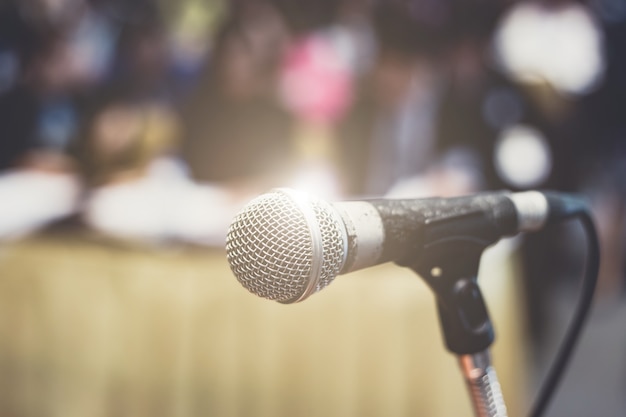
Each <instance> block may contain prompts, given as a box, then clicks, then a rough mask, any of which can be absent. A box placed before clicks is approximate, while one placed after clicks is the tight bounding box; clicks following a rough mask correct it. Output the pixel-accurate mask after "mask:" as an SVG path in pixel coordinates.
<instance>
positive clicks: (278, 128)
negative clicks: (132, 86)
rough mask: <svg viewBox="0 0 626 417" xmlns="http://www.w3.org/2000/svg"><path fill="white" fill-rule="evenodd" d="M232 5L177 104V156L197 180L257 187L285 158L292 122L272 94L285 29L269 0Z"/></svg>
mask: <svg viewBox="0 0 626 417" xmlns="http://www.w3.org/2000/svg"><path fill="white" fill-rule="evenodd" d="M236 6H237V7H234V6H233V8H232V9H231V12H230V15H229V17H228V18H227V20H226V21H225V22H224V25H223V27H222V29H221V30H220V32H219V33H218V35H217V39H216V42H215V48H214V51H213V53H212V55H211V58H210V60H209V65H208V66H207V68H206V71H205V74H204V76H203V77H202V79H201V80H200V82H199V85H198V87H197V89H196V91H195V92H194V93H193V94H192V97H191V98H190V100H189V102H188V103H187V104H186V106H185V110H184V112H183V117H184V118H183V120H184V127H185V139H184V141H183V146H182V154H183V157H184V159H185V160H186V162H187V163H188V164H189V167H190V170H191V173H192V175H193V177H194V179H196V180H198V181H202V182H209V183H221V184H225V185H230V186H232V187H242V189H247V188H248V187H250V188H253V189H258V188H261V191H262V190H264V188H265V187H267V186H269V185H270V184H276V183H277V181H278V182H279V181H281V180H282V178H284V175H285V172H287V171H288V170H289V169H290V164H291V161H292V156H293V143H292V141H291V135H292V129H293V120H292V117H291V115H290V114H289V113H288V112H287V111H286V110H285V109H283V107H282V106H281V105H280V103H279V101H278V98H277V95H276V91H277V82H278V71H279V65H280V62H281V59H282V57H283V53H284V49H285V47H286V44H287V40H288V37H289V33H288V32H287V29H286V27H285V25H284V22H283V20H282V17H281V16H280V15H279V14H278V13H277V11H276V10H275V8H274V7H273V6H272V5H271V4H270V3H267V2H264V1H259V2H254V1H247V2H240V3H237V4H236ZM261 184H265V185H261Z"/></svg>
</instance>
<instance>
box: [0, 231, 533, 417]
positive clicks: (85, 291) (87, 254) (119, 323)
mask: <svg viewBox="0 0 626 417" xmlns="http://www.w3.org/2000/svg"><path fill="white" fill-rule="evenodd" d="M515 269H516V268H515V257H514V256H512V255H511V252H510V250H509V249H507V248H504V249H502V248H499V247H496V248H495V249H493V250H491V251H490V252H489V253H487V254H485V255H484V256H483V264H482V266H481V278H480V282H481V285H482V288H483V290H484V295H485V298H486V302H487V305H488V307H489V309H490V311H491V316H492V319H493V321H494V324H495V327H496V332H497V339H496V343H495V345H494V349H493V353H494V362H495V366H496V370H497V372H498V375H499V377H500V382H501V384H502V387H503V391H504V395H505V398H506V400H507V405H508V407H509V410H510V415H511V416H517V415H521V414H522V413H523V412H525V411H526V410H527V408H528V405H527V404H525V400H526V392H525V381H526V374H527V372H526V371H525V364H526V363H527V361H526V360H525V354H524V352H525V347H524V339H523V328H524V323H523V321H522V318H521V317H522V315H521V314H519V311H520V308H521V306H522V304H523V303H522V299H521V296H520V291H519V290H518V287H521V285H518V284H521V283H519V282H517V281H516V274H515ZM0 415H2V416H19V417H24V416H49V417H55V416H58V417H86V416H89V417H97V416H132V417H142V416H146V417H159V416H168V417H171V416H176V417H187V416H218V417H222V416H223V417H230V416H241V417H247V416H267V417H280V416H285V417H287V416H289V417H294V416H303V417H308V416H324V417H333V416H337V417H339V416H341V417H349V416H355V417H356V416H359V417H364V416H372V417H374V416H394V417H400V416H429V417H437V416H442V417H443V416H446V417H449V416H471V415H472V411H471V408H470V402H469V398H468V395H467V392H466V389H465V386H464V382H463V381H462V377H461V374H460V372H459V370H458V367H457V362H456V358H455V357H454V356H453V355H451V354H449V353H448V352H447V351H446V350H445V348H444V346H443V341H442V339H441V335H440V331H439V324H438V321H437V318H436V311H435V305H434V300H433V297H432V294H431V293H430V291H429V290H428V288H427V287H426V286H425V284H424V283H423V282H422V281H421V280H420V279H419V278H418V277H416V276H415V275H413V273H412V272H410V271H408V270H405V269H402V268H400V267H397V266H395V265H393V264H386V265H382V266H379V267H375V268H370V269H367V270H364V271H361V272H357V273H353V274H350V275H345V276H340V277H338V278H337V280H336V281H335V282H334V283H333V284H332V285H330V286H329V287H328V288H326V289H324V290H323V291H322V292H320V293H319V294H316V295H314V296H313V297H311V298H310V299H308V300H306V301H305V302H303V303H300V304H292V305H282V304H278V303H275V302H270V301H267V300H263V299H259V298H257V297H255V296H254V295H252V294H249V293H248V292H247V291H246V290H245V289H243V288H242V287H241V286H240V285H239V284H238V283H237V281H236V280H235V278H234V277H233V276H232V274H231V273H230V270H229V268H228V264H227V262H226V260H225V254H224V253H223V251H220V250H200V249H181V248H173V247H165V248H163V247H161V248H147V247H141V246H136V245H124V244H121V245H120V244H114V243H112V242H109V241H101V240H98V239H93V238H91V237H86V236H83V235H67V234H62V235H59V234H56V235H54V236H48V235H43V236H38V237H34V238H31V239H28V240H26V241H23V242H19V243H14V244H11V245H4V246H3V247H1V248H0Z"/></svg>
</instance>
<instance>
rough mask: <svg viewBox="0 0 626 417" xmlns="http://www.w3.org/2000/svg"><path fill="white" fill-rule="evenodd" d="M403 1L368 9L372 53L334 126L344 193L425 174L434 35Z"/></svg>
mask: <svg viewBox="0 0 626 417" xmlns="http://www.w3.org/2000/svg"><path fill="white" fill-rule="evenodd" d="M408 6H409V5H408V3H400V2H388V3H381V4H380V5H379V6H378V7H377V8H376V9H375V10H374V11H373V18H374V25H375V29H376V33H377V39H378V54H377V59H376V61H375V63H374V67H373V69H372V74H371V79H368V78H365V79H364V80H363V88H362V89H361V91H360V93H359V99H358V101H357V102H356V103H355V105H354V107H353V108H352V109H351V111H350V113H349V114H348V116H347V117H346V119H345V120H344V121H343V122H342V126H341V128H340V130H341V134H340V138H341V154H342V158H341V160H342V162H341V165H342V167H343V170H344V175H343V176H344V178H345V179H346V190H347V192H348V193H349V194H357V195H373V196H374V195H385V194H387V193H388V192H390V191H391V189H392V188H393V187H394V186H396V185H398V184H399V182H400V181H403V180H408V179H409V178H414V177H417V176H420V175H425V174H426V173H427V171H428V170H429V168H430V167H431V166H432V162H433V160H434V152H435V150H436V145H437V143H436V140H437V139H436V132H435V123H436V111H437V108H438V106H439V99H440V94H441V88H442V83H441V82H442V79H441V72H440V71H441V68H440V67H439V66H438V65H439V62H438V50H437V49H438V47H439V36H438V33H437V30H436V28H434V27H431V26H429V25H428V24H427V23H421V22H419V21H417V20H416V19H414V17H413V16H412V15H411V13H410V11H409V9H408ZM420 188H421V187H420ZM415 192H418V193H419V192H425V193H428V191H424V189H421V190H419V191H415Z"/></svg>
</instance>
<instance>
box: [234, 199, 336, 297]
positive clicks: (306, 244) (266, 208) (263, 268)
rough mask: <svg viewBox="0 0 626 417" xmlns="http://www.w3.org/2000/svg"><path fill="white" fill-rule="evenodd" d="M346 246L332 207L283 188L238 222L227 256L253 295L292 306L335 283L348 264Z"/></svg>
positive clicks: (256, 201) (254, 203)
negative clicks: (342, 269)
mask: <svg viewBox="0 0 626 417" xmlns="http://www.w3.org/2000/svg"><path fill="white" fill-rule="evenodd" d="M347 242H348V238H347V235H346V230H345V226H344V223H343V221H342V220H341V217H340V216H339V214H338V213H337V212H336V211H335V209H334V208H333V207H332V206H331V205H330V204H328V203H326V202H324V201H321V200H317V199H314V198H312V197H310V196H308V195H306V194H303V193H300V192H297V191H294V190H287V189H279V190H274V191H272V192H270V193H268V194H264V195H261V196H259V197H257V198H255V199H254V200H252V201H251V202H250V203H248V205H247V206H246V207H244V209H243V210H242V211H241V212H240V213H239V214H238V215H237V216H236V217H235V219H234V220H233V222H232V224H231V225H230V229H229V230H228V236H227V238H226V253H227V258H228V262H229V263H230V268H231V270H232V271H233V273H234V274H235V277H237V280H238V281H239V282H240V283H241V284H242V285H243V286H244V287H245V288H246V289H247V290H248V291H250V292H252V293H253V294H256V295H258V296H259V297H264V298H268V299H270V300H276V301H279V302H281V303H286V304H287V303H293V302H297V301H302V300H304V299H305V298H307V297H308V296H310V295H311V294H313V293H315V292H317V291H319V290H321V289H322V288H324V287H325V286H327V285H328V284H330V283H331V282H332V280H333V279H334V278H335V277H336V276H337V274H339V271H340V270H341V268H342V267H343V264H344V262H345V259H346V255H347V245H348V243H347Z"/></svg>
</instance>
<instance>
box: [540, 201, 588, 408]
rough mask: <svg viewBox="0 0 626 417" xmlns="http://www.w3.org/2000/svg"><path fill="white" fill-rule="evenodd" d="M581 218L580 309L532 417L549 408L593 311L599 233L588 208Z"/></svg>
mask: <svg viewBox="0 0 626 417" xmlns="http://www.w3.org/2000/svg"><path fill="white" fill-rule="evenodd" d="M577 218H578V219H579V220H580V221H581V222H582V226H583V229H584V230H585V233H586V235H587V247H588V252H587V262H586V266H585V274H584V277H583V281H582V284H581V291H580V298H579V300H578V304H577V305H576V310H575V311H574V315H573V317H572V321H571V323H570V325H569V327H568V329H567V332H566V333H565V336H564V337H563V341H562V342H561V346H560V347H559V350H558V352H557V354H556V357H555V358H554V361H553V363H552V366H551V368H550V370H549V371H548V374H547V376H546V378H545V380H544V382H543V385H542V386H541V388H540V390H539V392H538V393H537V398H536V399H535V403H534V404H533V407H532V408H531V411H530V417H540V416H541V415H543V413H544V412H545V410H546V407H547V405H548V403H549V401H550V399H551V398H552V396H553V394H554V391H555V390H556V388H557V386H558V383H559V381H560V380H561V377H562V376H563V372H564V371H565V368H566V366H567V363H568V361H569V360H570V358H571V356H572V353H573V351H574V347H575V345H576V342H577V340H578V338H579V336H580V332H581V330H582V328H583V325H584V323H585V320H586V319H587V317H588V313H589V310H590V308H591V304H592V301H593V296H594V293H595V288H596V282H597V281H598V269H599V266H600V245H599V243H598V236H597V233H596V229H595V226H594V223H593V219H592V217H591V215H590V214H589V212H588V211H582V212H579V213H577Z"/></svg>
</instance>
